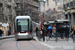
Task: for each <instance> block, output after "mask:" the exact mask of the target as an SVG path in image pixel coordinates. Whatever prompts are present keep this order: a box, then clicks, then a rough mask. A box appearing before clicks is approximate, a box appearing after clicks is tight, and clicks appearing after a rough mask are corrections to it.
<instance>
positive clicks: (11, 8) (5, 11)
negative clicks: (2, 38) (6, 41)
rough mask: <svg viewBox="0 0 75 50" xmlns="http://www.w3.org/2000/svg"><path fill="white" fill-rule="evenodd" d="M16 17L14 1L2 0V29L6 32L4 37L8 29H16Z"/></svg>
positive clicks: (0, 8) (0, 21)
mask: <svg viewBox="0 0 75 50" xmlns="http://www.w3.org/2000/svg"><path fill="white" fill-rule="evenodd" d="M15 16H16V14H15V2H14V0H0V28H1V29H2V30H3V31H4V35H6V31H7V30H8V29H10V30H11V29H12V30H13V29H14V28H13V23H14V22H13V20H14V18H15ZM9 24H11V26H9Z"/></svg>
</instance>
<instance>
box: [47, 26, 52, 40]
mask: <svg viewBox="0 0 75 50" xmlns="http://www.w3.org/2000/svg"><path fill="white" fill-rule="evenodd" d="M48 36H49V39H50V37H52V27H51V26H49V27H48Z"/></svg>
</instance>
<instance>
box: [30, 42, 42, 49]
mask: <svg viewBox="0 0 75 50" xmlns="http://www.w3.org/2000/svg"><path fill="white" fill-rule="evenodd" d="M29 43H30V44H31V45H32V46H34V47H35V48H37V49H38V50H42V49H41V48H39V47H37V46H36V45H34V44H33V43H32V42H31V41H29Z"/></svg>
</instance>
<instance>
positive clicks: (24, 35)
mask: <svg viewBox="0 0 75 50" xmlns="http://www.w3.org/2000/svg"><path fill="white" fill-rule="evenodd" d="M29 38H32V35H30V34H17V35H16V39H29Z"/></svg>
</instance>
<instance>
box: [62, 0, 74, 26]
mask: <svg viewBox="0 0 75 50" xmlns="http://www.w3.org/2000/svg"><path fill="white" fill-rule="evenodd" d="M63 2H64V4H63V6H64V11H63V14H64V15H65V19H68V20H70V21H71V22H70V23H71V26H72V25H75V0H64V1H63Z"/></svg>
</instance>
